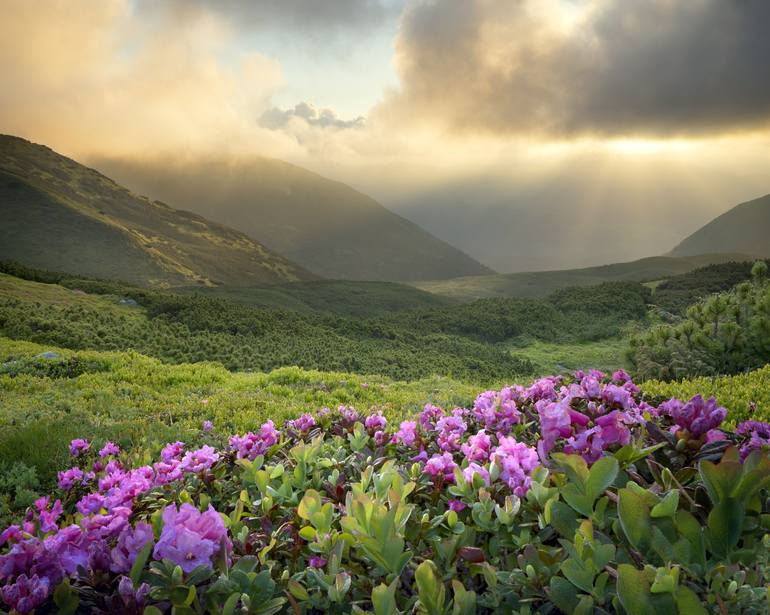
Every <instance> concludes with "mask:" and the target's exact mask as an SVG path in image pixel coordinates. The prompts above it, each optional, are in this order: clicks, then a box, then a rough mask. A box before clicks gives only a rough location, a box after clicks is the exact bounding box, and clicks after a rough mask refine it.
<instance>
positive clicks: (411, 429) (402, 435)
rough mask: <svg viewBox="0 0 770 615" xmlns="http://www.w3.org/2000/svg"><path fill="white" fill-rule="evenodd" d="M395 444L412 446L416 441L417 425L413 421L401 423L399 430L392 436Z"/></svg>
mask: <svg viewBox="0 0 770 615" xmlns="http://www.w3.org/2000/svg"><path fill="white" fill-rule="evenodd" d="M392 441H393V442H394V443H395V444H403V445H404V446H413V445H414V443H415V442H416V441H417V423H416V422H415V421H402V422H401V425H399V429H398V431H397V432H396V433H394V434H393V440H392Z"/></svg>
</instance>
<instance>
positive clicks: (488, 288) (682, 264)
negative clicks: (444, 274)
mask: <svg viewBox="0 0 770 615" xmlns="http://www.w3.org/2000/svg"><path fill="white" fill-rule="evenodd" d="M753 259H754V257H753V256H750V255H747V254H701V255H698V256H692V257H682V258H675V257H671V256H652V257H649V258H642V259H640V260H637V261H631V262H628V263H614V264H611V265H601V266H599V267H586V268H584V269H564V270H560V271H532V272H524V273H508V274H498V275H488V276H471V277H464V278H456V279H453V280H431V281H427V282H415V283H414V286H415V287H417V288H420V289H422V290H425V291H428V292H431V293H435V294H437V295H441V296H444V297H448V298H452V299H456V300H460V301H472V300H473V299H479V298H484V297H544V296H546V295H548V294H549V293H552V292H553V291H555V290H558V289H560V288H567V287H570V286H592V285H595V284H601V283H603V282H616V281H631V282H646V281H652V280H659V279H661V278H667V277H669V276H672V275H679V274H682V273H686V272H688V271H692V270H693V269H696V268H698V267H703V266H704V265H709V264H712V263H722V262H729V261H749V260H753Z"/></svg>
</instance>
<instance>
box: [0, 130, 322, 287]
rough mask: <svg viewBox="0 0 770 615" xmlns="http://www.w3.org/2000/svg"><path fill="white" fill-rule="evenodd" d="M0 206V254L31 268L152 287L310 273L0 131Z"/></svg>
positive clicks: (276, 279)
mask: <svg viewBox="0 0 770 615" xmlns="http://www.w3.org/2000/svg"><path fill="white" fill-rule="evenodd" d="M0 212H1V214H2V224H1V225H0V259H8V260H16V261H19V262H22V263H25V264H27V265H31V266H35V267H42V268H48V269H56V270H58V271H67V272H69V273H75V274H82V275H88V276H96V277H102V278H113V279H121V280H125V281H127V282H131V283H133V284H139V285H150V286H180V285H190V284H195V285H202V286H216V285H220V284H237V285H241V286H243V285H249V284H269V283H278V282H291V281H297V280H308V279H313V278H315V277H316V276H314V275H313V274H310V273H309V272H307V271H305V270H304V269H302V268H301V267H298V266H297V265H295V264H293V263H291V262H290V261H288V260H286V259H285V258H283V257H281V256H279V255H277V254H275V253H273V252H271V251H270V250H268V249H267V248H265V246H263V245H261V244H260V243H258V242H257V241H255V240H253V239H251V238H249V237H247V236H246V235H244V234H242V233H240V232H237V231H235V230H233V229H230V228H227V227H225V226H222V225H220V224H215V223H212V222H210V221H209V220H206V219H205V218H202V217H201V216H199V215H196V214H192V213H189V212H186V211H179V210H176V209H172V208H171V207H169V206H168V205H166V204H164V203H160V202H158V201H151V200H149V199H147V198H146V197H141V196H138V195H136V194H133V193H132V192H130V191H129V190H127V189H126V188H124V187H122V186H120V185H118V184H117V183H115V182H114V181H112V180H111V179H109V178H108V177H105V176H104V175H102V174H100V173H98V172H96V171H94V170H92V169H89V168H87V167H85V166H83V165H81V164H79V163H77V162H75V161H74V160H71V159H69V158H66V157H64V156H61V155H59V154H57V153H56V152H54V151H53V150H51V149H49V148H47V147H44V146H42V145H36V144H34V143H30V142H29V141H26V140H24V139H19V138H17V137H12V136H7V135H0Z"/></svg>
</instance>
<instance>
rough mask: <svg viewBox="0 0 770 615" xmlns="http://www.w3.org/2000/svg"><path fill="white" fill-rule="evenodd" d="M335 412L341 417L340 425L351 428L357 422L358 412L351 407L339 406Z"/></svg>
mask: <svg viewBox="0 0 770 615" xmlns="http://www.w3.org/2000/svg"><path fill="white" fill-rule="evenodd" d="M337 411H338V412H339V413H340V416H341V417H342V424H343V425H344V426H345V427H351V426H352V425H353V424H354V423H355V422H356V421H357V420H358V412H357V411H356V409H355V408H354V407H353V406H340V407H339V408H338V409H337Z"/></svg>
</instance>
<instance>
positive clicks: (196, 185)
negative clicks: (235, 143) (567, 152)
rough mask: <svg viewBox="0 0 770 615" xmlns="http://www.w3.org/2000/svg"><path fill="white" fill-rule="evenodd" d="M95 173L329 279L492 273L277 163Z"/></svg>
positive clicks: (341, 190) (371, 204)
mask: <svg viewBox="0 0 770 615" xmlns="http://www.w3.org/2000/svg"><path fill="white" fill-rule="evenodd" d="M96 164H97V165H98V166H99V168H102V169H105V170H107V171H108V172H109V174H110V175H111V176H113V177H117V178H118V179H119V180H120V181H122V182H123V183H124V184H126V185H128V186H132V187H133V188H134V189H137V190H140V191H141V192H143V193H145V194H151V195H153V196H154V197H156V198H161V199H163V200H165V201H168V202H171V203H176V204H178V205H179V206H181V207H184V208H185V209H189V210H191V211H195V212H197V213H199V214H201V215H203V216H206V217H207V218H210V219H212V220H217V221H218V222H221V223H222V224H227V225H228V226H232V227H233V228H237V229H239V230H241V231H243V232H244V233H246V234H247V235H249V236H250V237H253V238H254V239H256V240H258V241H260V242H262V243H264V244H265V245H266V246H268V247H270V248H271V249H273V250H275V251H277V252H278V253H280V254H284V255H286V256H287V257H288V258H290V259H292V260H294V261H295V262H297V263H299V264H301V265H302V266H303V267H306V268H307V269H309V270H310V271H313V272H315V273H317V274H319V275H321V276H322V277H326V278H337V279H347V280H386V281H399V280H427V279H443V278H451V277H457V276H464V275H482V274H489V273H491V270H490V269H489V268H487V267H485V266H484V265H482V264H480V263H479V262H477V261H475V260H473V259H472V258H470V257H469V256H467V255H466V254H464V253H462V252H460V251H459V250H457V249H456V248H454V247H452V246H450V245H449V244H447V243H445V242H443V241H441V240H439V239H437V238H435V237H434V236H432V235H430V234H429V233H427V232H426V231H425V230H423V229H422V228H420V227H419V226H417V225H416V224H414V223H412V222H410V221H408V220H406V219H405V218H402V217H401V216H398V215H397V214H395V213H393V212H391V211H390V210H388V209H386V208H385V207H383V206H382V205H380V204H379V203H378V202H377V201H375V200H374V199H371V198H370V197H368V196H366V195H364V194H362V193H360V192H358V191H356V190H354V189H353V188H351V187H349V186H347V185H345V184H342V183H340V182H336V181H332V180H329V179H326V178H324V177H322V176H320V175H317V174H315V173H312V172H310V171H308V170H306V169H303V168H300V167H297V166H294V165H291V164H288V163H285V162H281V161H278V160H271V159H267V158H257V159H250V160H248V161H244V162H237V163H232V164H228V163H224V162H222V161H217V160H207V161H205V162H200V163H196V164H192V165H190V164H184V163H180V164H175V163H174V162H173V161H171V162H168V163H165V162H164V164H162V165H159V164H155V163H129V162H125V161H123V162H120V161H100V162H97V163H96Z"/></svg>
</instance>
